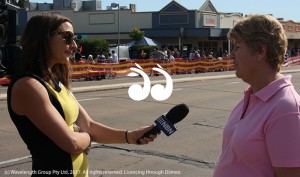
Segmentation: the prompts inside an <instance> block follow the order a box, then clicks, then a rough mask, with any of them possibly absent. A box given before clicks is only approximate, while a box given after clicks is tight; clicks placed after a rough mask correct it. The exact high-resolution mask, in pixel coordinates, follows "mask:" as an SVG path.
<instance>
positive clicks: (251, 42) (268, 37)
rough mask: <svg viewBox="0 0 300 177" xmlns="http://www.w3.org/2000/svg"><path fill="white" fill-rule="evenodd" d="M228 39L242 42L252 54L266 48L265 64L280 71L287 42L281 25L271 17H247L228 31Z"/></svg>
mask: <svg viewBox="0 0 300 177" xmlns="http://www.w3.org/2000/svg"><path fill="white" fill-rule="evenodd" d="M228 38H229V40H231V41H235V40H237V39H241V40H243V41H244V42H246V44H247V46H248V47H249V48H250V49H251V50H252V51H253V52H258V51H259V50H260V49H261V47H262V46H266V48H267V59H268V60H267V62H268V63H269V64H270V65H271V67H272V68H273V69H274V70H276V71H280V67H281V64H283V62H284V55H285V53H286V50H287V46H288V41H287V37H286V35H285V32H284V29H283V27H282V25H281V23H280V22H279V21H278V20H277V19H276V18H274V17H273V16H271V15H259V14H255V15H249V16H248V17H246V18H245V19H243V20H242V21H239V22H238V23H237V24H236V25H235V26H234V27H233V28H232V29H231V30H230V32H229V33H228Z"/></svg>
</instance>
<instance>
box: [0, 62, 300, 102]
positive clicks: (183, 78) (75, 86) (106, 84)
mask: <svg viewBox="0 0 300 177" xmlns="http://www.w3.org/2000/svg"><path fill="white" fill-rule="evenodd" d="M281 70H282V71H281V73H283V74H288V73H295V72H300V65H296V66H291V67H283V68H282V69H281ZM171 77H172V80H173V83H182V82H193V81H203V80H213V79H228V78H233V77H236V76H235V71H222V72H207V73H197V74H178V75H171ZM150 80H151V84H153V85H154V84H165V82H166V81H165V78H164V76H150ZM133 83H136V84H140V85H143V78H142V77H135V78H132V77H126V76H123V77H116V78H114V79H103V80H99V81H85V80H73V82H72V90H73V92H74V93H83V92H94V91H103V90H112V89H125V88H129V87H130V86H131V85H132V84H133ZM6 91H7V87H2V86H0V101H4V100H6V98H7V95H6Z"/></svg>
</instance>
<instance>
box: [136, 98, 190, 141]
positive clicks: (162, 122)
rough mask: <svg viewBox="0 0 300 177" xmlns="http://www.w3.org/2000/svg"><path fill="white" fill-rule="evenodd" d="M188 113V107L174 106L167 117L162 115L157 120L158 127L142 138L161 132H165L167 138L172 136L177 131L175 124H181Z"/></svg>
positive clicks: (183, 105) (182, 105)
mask: <svg viewBox="0 0 300 177" xmlns="http://www.w3.org/2000/svg"><path fill="white" fill-rule="evenodd" d="M188 113H189V108H188V107H187V105H185V104H179V105H176V106H174V107H173V108H172V109H171V110H170V111H169V112H168V113H167V114H166V115H162V116H160V117H159V118H158V119H156V120H155V123H156V125H155V126H154V127H153V128H152V129H151V130H150V131H148V132H147V133H145V134H144V135H143V136H142V137H141V138H144V137H149V136H150V135H157V134H158V133H159V132H160V131H163V132H164V133H165V134H166V135H167V136H170V135H171V134H173V133H174V132H175V131H176V128H175V127H174V124H176V123H177V122H180V121H181V120H182V119H183V118H185V117H186V115H187V114H188ZM141 138H140V139H141ZM136 143H137V144H141V141H140V140H138V141H137V142H136Z"/></svg>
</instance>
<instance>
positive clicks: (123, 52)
mask: <svg viewBox="0 0 300 177" xmlns="http://www.w3.org/2000/svg"><path fill="white" fill-rule="evenodd" d="M119 48H120V54H119V55H120V56H118V57H119V62H122V61H126V60H129V59H130V57H129V47H128V46H120V47H119ZM112 50H114V51H115V52H116V54H117V55H118V46H115V47H110V48H109V53H111V51H112Z"/></svg>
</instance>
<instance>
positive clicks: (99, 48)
mask: <svg viewBox="0 0 300 177" xmlns="http://www.w3.org/2000/svg"><path fill="white" fill-rule="evenodd" d="M77 45H78V47H79V48H80V47H82V51H81V54H82V55H84V56H85V57H86V58H87V57H88V55H93V57H94V58H96V57H97V55H99V54H100V53H103V54H107V53H108V52H109V43H108V42H107V41H106V40H104V39H85V40H81V41H78V42H77Z"/></svg>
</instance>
